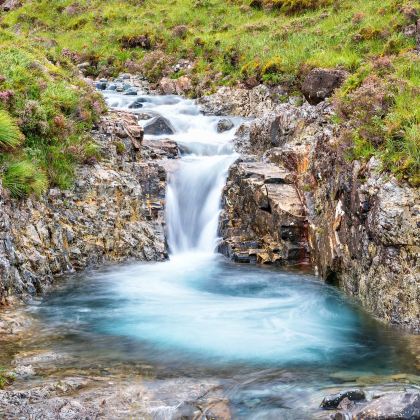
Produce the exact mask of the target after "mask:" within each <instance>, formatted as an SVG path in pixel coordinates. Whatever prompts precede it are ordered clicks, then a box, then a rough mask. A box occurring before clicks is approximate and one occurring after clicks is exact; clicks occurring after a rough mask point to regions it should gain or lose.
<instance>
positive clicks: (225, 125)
mask: <svg viewBox="0 0 420 420" xmlns="http://www.w3.org/2000/svg"><path fill="white" fill-rule="evenodd" d="M233 127H234V124H233V122H232V121H231V120H230V119H229V118H222V119H220V120H219V121H218V123H217V132H218V133H223V132H224V131H229V130H231V129H232V128H233Z"/></svg>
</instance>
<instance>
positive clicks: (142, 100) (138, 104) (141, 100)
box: [128, 98, 147, 109]
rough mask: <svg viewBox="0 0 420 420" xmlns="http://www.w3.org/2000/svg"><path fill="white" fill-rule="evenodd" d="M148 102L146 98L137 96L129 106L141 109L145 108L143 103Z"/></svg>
mask: <svg viewBox="0 0 420 420" xmlns="http://www.w3.org/2000/svg"><path fill="white" fill-rule="evenodd" d="M145 102H147V100H146V99H145V98H137V99H136V100H135V101H134V102H132V103H131V104H130V105H129V106H128V108H129V109H139V108H143V104H144V103H145Z"/></svg>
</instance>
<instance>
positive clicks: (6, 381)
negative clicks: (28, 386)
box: [0, 366, 15, 389]
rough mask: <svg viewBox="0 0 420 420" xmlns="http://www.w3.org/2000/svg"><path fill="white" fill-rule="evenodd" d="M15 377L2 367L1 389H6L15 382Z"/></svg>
mask: <svg viewBox="0 0 420 420" xmlns="http://www.w3.org/2000/svg"><path fill="white" fill-rule="evenodd" d="M14 379H15V378H14V376H13V375H11V374H10V373H8V372H7V371H6V369H4V368H3V367H1V366H0V389H4V387H6V386H7V385H10V384H11V383H12V382H13V381H14Z"/></svg>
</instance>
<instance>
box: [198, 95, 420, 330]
mask: <svg viewBox="0 0 420 420" xmlns="http://www.w3.org/2000/svg"><path fill="white" fill-rule="evenodd" d="M263 91H264V89H263V88H260V90H259V92H263ZM266 92H267V91H266ZM255 93H256V92H255V90H254V92H249V93H248V95H245V94H243V93H242V92H241V91H240V92H239V93H238V94H237V95H236V96H235V95H232V97H233V102H232V103H230V104H229V102H228V99H227V97H226V96H225V91H222V92H221V93H220V94H219V93H218V94H216V95H215V96H214V97H213V98H212V99H205V100H202V103H204V104H205V106H206V107H207V109H211V110H213V111H218V110H220V109H229V110H231V111H232V110H233V111H234V110H236V109H238V108H240V107H241V102H240V100H242V101H243V102H242V107H243V108H242V109H243V111H242V112H241V114H242V115H244V114H245V115H251V110H250V98H251V97H255V96H254V95H255ZM259 97H260V98H264V97H265V99H262V100H263V101H265V104H259V105H258V106H257V107H256V108H255V115H259V114H260V110H262V109H265V110H270V111H269V113H267V114H266V115H264V116H263V117H259V118H256V119H254V120H252V121H251V122H248V123H245V124H243V125H242V126H241V127H240V128H239V129H238V132H237V133H236V137H235V140H234V142H235V146H236V149H237V150H238V151H239V152H241V153H243V154H252V155H253V165H255V166H256V167H258V166H259V169H258V170H259V171H263V170H265V169H267V171H268V172H270V173H272V172H274V171H275V170H277V171H280V172H282V173H284V171H288V174H287V176H286V177H284V179H285V181H283V183H282V184H274V185H276V187H275V188H276V193H275V197H276V199H275V200H274V203H277V204H274V205H273V197H270V196H269V194H268V195H267V194H266V197H267V200H266V201H268V202H269V203H270V205H265V204H264V202H263V200H262V197H264V195H263V194H262V193H261V190H263V191H266V190H265V189H264V188H265V184H266V180H265V176H261V175H257V174H251V172H252V171H250V170H249V169H248V168H246V165H248V163H239V164H237V165H235V166H234V167H233V168H232V170H231V173H230V176H229V180H228V185H227V188H226V191H225V199H224V213H223V218H222V225H221V235H222V236H223V242H222V245H221V250H222V251H223V252H224V253H225V254H226V255H230V256H232V257H233V258H234V259H237V260H241V261H248V262H274V261H276V262H278V261H283V262H284V261H287V260H288V259H289V257H288V256H287V253H284V252H278V251H277V250H284V249H285V247H287V246H290V245H291V244H292V245H293V246H295V244H296V245H297V247H298V249H301V250H303V249H305V246H304V244H303V238H304V237H305V235H304V234H303V233H302V227H303V226H307V238H308V243H307V246H308V249H309V252H310V258H311V260H312V262H313V265H314V267H315V270H316V272H317V273H318V274H319V275H320V276H321V277H322V278H324V279H325V280H326V281H328V282H331V283H334V284H337V285H339V286H340V287H341V288H342V289H344V290H345V291H346V293H347V294H349V295H350V296H353V297H354V298H356V299H358V300H359V301H360V302H361V303H362V305H363V306H364V307H365V308H367V309H368V310H369V311H370V312H371V313H372V314H374V315H375V316H376V317H378V318H380V319H382V320H384V321H386V322H388V323H392V324H398V325H400V326H404V327H407V328H410V329H412V330H415V331H420V274H419V269H418V268H419V261H420V260H419V255H420V253H419V250H420V242H419V240H420V237H419V235H418V234H417V232H418V228H419V226H420V207H419V206H420V196H419V191H418V189H415V188H412V187H410V186H409V185H406V184H404V183H401V182H398V181H397V180H396V179H395V178H393V177H392V176H390V175H387V174H383V173H381V171H380V168H379V165H378V163H377V162H376V161H375V160H374V159H371V161H370V162H369V163H368V164H362V163H361V162H359V161H353V162H349V161H348V159H346V147H345V144H346V142H345V137H344V134H345V130H344V128H343V127H339V126H338V125H334V124H333V123H332V122H331V114H332V109H331V107H330V105H329V104H328V103H327V102H326V101H324V102H321V103H320V104H318V105H316V106H312V105H310V104H308V103H305V104H303V105H302V106H296V105H293V104H291V103H285V104H278V103H275V101H273V99H272V96H271V95H270V94H268V96H264V95H263V96H259ZM220 98H224V99H225V100H226V101H227V103H224V104H223V108H219V104H220ZM238 98H241V99H238ZM286 180H287V181H286ZM268 184H269V185H271V186H272V185H273V184H272V183H270V181H268ZM271 186H270V188H271ZM288 189H290V191H292V190H293V191H294V194H292V193H291V194H287V193H286V191H287V190H288ZM267 191H268V190H267ZM291 197H293V198H292V203H293V209H294V211H292V212H288V211H287V210H286V213H291V215H292V216H293V217H294V219H289V218H287V219H286V222H285V223H284V224H283V220H284V219H282V217H283V216H282V217H280V216H279V215H278V214H276V212H277V209H281V212H282V213H281V214H285V212H284V210H285V209H284V208H282V205H285V204H286V205H287V204H288V202H289V201H288V200H289V199H290V198H291ZM267 209H269V210H270V211H271V212H273V211H274V213H269V212H268V211H267ZM264 212H265V213H264ZM261 214H265V216H264V217H261V216H260V215H261ZM288 217H289V216H288ZM291 222H293V223H294V226H299V228H296V229H297V231H298V232H299V234H298V235H293V236H292V237H291V238H292V243H291V242H290V239H288V238H287V237H286V238H285V237H284V235H282V234H281V233H279V232H281V229H282V226H289V225H290V223H291ZM247 241H250V242H249V243H247ZM253 249H256V250H257V251H253ZM262 250H268V252H267V255H268V256H269V257H266V256H265V255H264V254H263V251H262ZM275 250H276V251H275ZM299 252H302V254H301V255H305V253H304V252H303V251H299ZM244 255H245V256H244ZM247 255H252V257H247ZM291 255H293V253H292V254H291ZM298 260H299V259H298ZM302 260H303V261H304V260H305V259H304V258H302ZM291 261H296V259H293V258H292V259H291Z"/></svg>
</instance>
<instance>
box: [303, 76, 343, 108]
mask: <svg viewBox="0 0 420 420" xmlns="http://www.w3.org/2000/svg"><path fill="white" fill-rule="evenodd" d="M347 76H348V73H347V72H346V71H344V70H338V69H313V70H311V71H310V72H309V73H308V75H307V76H306V77H305V80H304V81H303V83H302V87H301V89H302V93H303V94H304V95H305V98H306V100H307V101H308V102H309V103H310V104H312V105H316V104H319V103H320V102H322V101H324V100H325V99H326V98H328V97H330V96H331V95H332V93H333V92H334V90H335V89H337V88H338V87H340V86H341V85H342V83H343V82H344V80H345V79H346V78H347Z"/></svg>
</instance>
